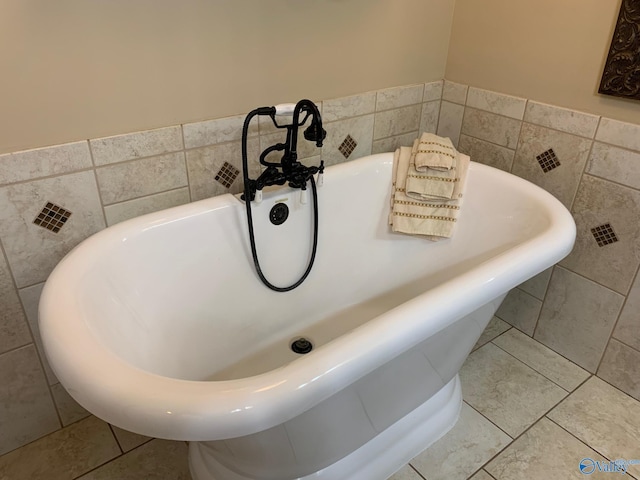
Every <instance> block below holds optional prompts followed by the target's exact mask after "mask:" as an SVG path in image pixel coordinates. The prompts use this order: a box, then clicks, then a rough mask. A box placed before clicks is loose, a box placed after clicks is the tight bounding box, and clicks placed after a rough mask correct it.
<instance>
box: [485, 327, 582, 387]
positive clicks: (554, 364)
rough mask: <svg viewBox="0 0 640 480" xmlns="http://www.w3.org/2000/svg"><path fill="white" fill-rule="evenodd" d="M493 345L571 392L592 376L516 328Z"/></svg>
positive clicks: (497, 339) (494, 341)
mask: <svg viewBox="0 0 640 480" xmlns="http://www.w3.org/2000/svg"><path fill="white" fill-rule="evenodd" d="M493 343H494V344H496V345H497V346H498V347H500V348H501V349H503V350H504V351H505V352H507V353H510V354H511V355H513V356H514V357H516V358H517V359H518V360H520V361H521V362H523V363H525V364H526V365H528V366H530V367H531V368H533V369H534V370H535V371H536V372H538V373H541V374H542V375H544V376H545V377H547V378H548V379H549V380H551V381H552V382H553V383H555V384H556V385H559V386H560V387H562V388H564V389H565V390H567V391H569V392H570V391H572V390H575V389H576V388H578V386H579V385H580V384H581V383H582V382H584V381H585V380H586V379H587V378H589V376H590V374H589V372H587V371H586V370H583V369H582V368H580V367H579V366H577V365H576V364H574V363H571V362H570V361H569V360H567V359H566V358H564V357H562V356H560V355H558V354H557V353H556V352H554V351H553V350H551V349H549V348H547V347H545V346H544V345H542V344H541V343H538V342H536V341H535V340H534V339H532V338H531V337H529V336H528V335H525V334H524V333H522V332H520V331H518V330H516V329H515V328H512V329H511V330H509V331H508V332H506V333H505V334H504V335H500V336H499V337H498V338H496V339H494V340H493Z"/></svg>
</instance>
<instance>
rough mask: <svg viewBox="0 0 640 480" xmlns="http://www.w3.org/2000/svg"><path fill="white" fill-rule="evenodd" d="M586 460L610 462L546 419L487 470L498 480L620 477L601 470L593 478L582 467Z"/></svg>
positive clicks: (498, 457)
mask: <svg viewBox="0 0 640 480" xmlns="http://www.w3.org/2000/svg"><path fill="white" fill-rule="evenodd" d="M586 458H591V459H592V460H598V461H605V462H606V459H605V458H604V457H602V456H601V455H599V454H598V453H597V452H595V451H593V450H592V449H590V448H589V447H587V446H586V445H585V444H584V443H582V442H580V441H579V440H578V439H577V438H575V437H573V436H572V435H571V434H569V433H567V432H566V431H565V430H563V429H562V428H560V427H559V426H558V425H556V424H555V423H553V422H552V421H550V420H548V419H546V418H543V419H542V420H540V421H539V422H538V423H537V424H535V425H534V426H533V427H531V429H530V430H528V431H527V432H526V433H525V434H524V435H522V436H521V437H520V438H518V439H517V440H516V441H515V442H513V443H512V444H511V445H509V447H508V448H506V449H505V450H504V452H502V453H501V454H500V455H498V456H497V457H496V458H495V459H494V460H492V461H491V463H489V465H487V466H486V467H485V468H486V470H487V471H488V472H489V473H490V474H491V475H492V476H493V477H495V478H496V479H497V480H551V479H562V480H569V479H576V480H578V479H584V478H593V479H605V478H611V475H615V478H618V477H619V476H620V474H612V473H601V472H598V471H596V472H593V474H592V475H586V474H583V473H582V472H581V471H580V466H579V465H580V462H581V461H582V459H586ZM585 465H586V463H585ZM622 478H625V477H622ZM626 478H628V477H626Z"/></svg>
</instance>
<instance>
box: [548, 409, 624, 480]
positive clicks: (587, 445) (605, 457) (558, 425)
mask: <svg viewBox="0 0 640 480" xmlns="http://www.w3.org/2000/svg"><path fill="white" fill-rule="evenodd" d="M544 418H546V419H547V420H549V421H550V422H551V423H553V424H554V425H556V426H557V427H558V428H561V429H562V430H564V431H565V432H567V433H568V434H569V435H571V436H572V437H573V438H575V439H576V440H578V441H579V442H580V443H582V444H583V445H584V446H585V447H587V448H588V449H589V450H592V451H594V452H596V453H597V454H598V455H600V456H602V457H603V458H604V459H606V460H609V461H613V460H616V459H615V458H609V457H607V456H606V455H605V454H603V453H602V452H600V451H598V450H597V449H596V448H595V447H594V446H592V445H589V444H588V443H587V442H586V441H584V440H582V439H581V438H580V437H578V436H577V435H576V434H574V433H573V432H571V431H570V430H568V429H567V428H565V427H564V426H562V425H561V424H560V423H558V422H556V421H555V420H554V419H553V418H551V417H548V416H547V415H545V417H544ZM627 475H629V476H630V477H631V478H635V477H634V476H633V475H631V474H629V472H628V471H627Z"/></svg>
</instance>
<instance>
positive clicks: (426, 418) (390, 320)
mask: <svg viewBox="0 0 640 480" xmlns="http://www.w3.org/2000/svg"><path fill="white" fill-rule="evenodd" d="M391 162H392V154H380V155H374V156H370V157H367V158H362V159H360V160H356V161H353V162H350V163H347V164H343V165H339V166H334V167H331V168H329V169H327V171H326V173H325V182H324V186H323V187H321V188H319V212H320V213H319V226H320V231H319V243H318V256H317V260H316V264H315V266H314V268H313V270H312V272H311V274H310V276H309V277H308V279H307V280H306V281H305V282H304V283H303V284H302V285H301V286H300V287H299V288H297V289H295V290H293V291H290V292H287V293H276V292H273V291H271V290H269V289H267V288H266V287H265V286H263V285H262V283H260V281H259V280H258V278H257V276H256V274H255V272H254V267H253V263H252V261H251V255H250V251H249V245H248V238H247V233H246V230H247V229H246V218H245V215H246V213H245V211H244V204H243V203H242V202H241V201H240V200H239V199H238V198H236V197H234V196H232V195H223V196H219V197H215V198H211V199H208V200H204V201H200V202H196V203H192V204H189V205H185V206H181V207H177V208H172V209H169V210H165V211H162V212H158V213H154V214H150V215H146V216H143V217H140V218H137V219H133V220H130V221H127V222H124V223H122V224H119V225H116V226H113V227H111V228H108V229H106V230H104V231H102V232H100V233H98V234H96V235H94V236H93V237H91V238H89V239H88V240H86V241H85V242H83V243H82V244H81V245H80V246H78V247H77V248H76V249H75V250H73V251H72V252H71V253H70V254H69V255H68V256H67V257H65V259H64V260H62V262H60V264H59V265H58V267H57V268H56V269H55V270H54V272H53V273H52V274H51V276H50V278H49V280H48V281H47V284H46V286H45V289H44V292H43V295H42V300H41V302H40V329H41V332H42V336H43V341H44V345H45V348H46V353H47V356H48V358H49V360H50V362H51V365H52V367H53V369H54V371H55V373H56V374H57V376H58V378H59V379H60V381H61V382H62V384H63V385H64V386H65V388H66V389H67V390H68V391H69V393H70V394H71V395H72V396H73V397H74V398H75V399H76V400H77V401H78V402H79V403H80V404H81V405H83V406H84V407H85V408H86V409H88V410H89V411H91V412H93V413H94V414H95V415H97V416H98V417H100V418H102V419H104V420H106V421H108V422H110V423H112V424H115V425H117V426H119V427H122V428H124V429H127V430H131V431H134V432H138V433H141V434H145V435H149V436H154V437H161V438H168V439H175V440H189V441H191V446H190V465H191V471H192V475H193V477H194V478H195V479H197V480H204V479H216V480H246V479H265V480H266V479H269V480H290V479H331V480H337V479H345V480H346V479H349V480H356V479H362V480H374V479H381V480H382V479H385V478H387V476H389V475H391V474H392V473H393V472H394V471H395V470H396V469H398V468H400V467H401V466H402V465H403V464H404V463H406V462H407V461H409V460H410V459H411V458H412V456H414V455H416V454H417V453H418V452H420V451H421V450H423V449H424V448H426V447H427V446H428V445H430V444H431V443H433V442H434V441H435V440H437V439H438V438H439V437H440V436H442V435H443V434H444V433H446V431H447V430H448V429H449V428H451V427H452V426H453V425H454V424H455V422H456V420H457V417H458V413H459V409H460V406H461V399H462V397H461V391H460V383H459V380H458V376H457V372H458V370H459V368H460V367H461V365H462V363H463V362H464V360H465V359H466V357H467V355H468V353H469V352H470V350H471V349H472V347H473V345H474V344H475V342H476V341H477V339H478V338H479V336H480V334H481V332H482V330H483V329H484V328H485V326H486V325H487V323H488V322H489V320H490V318H491V316H492V315H493V313H494V312H495V310H496V309H497V307H498V306H499V304H500V302H501V301H502V299H503V298H504V296H505V294H506V293H507V292H508V290H509V289H511V288H513V287H515V286H516V285H518V284H519V283H521V282H523V281H524V280H526V279H528V278H530V277H532V276H533V275H535V274H537V273H538V272H540V271H542V270H543V269H545V268H547V267H549V266H551V265H553V264H554V263H556V262H557V261H559V260H560V259H562V258H563V257H564V256H565V255H567V254H568V253H569V251H570V250H571V248H572V245H573V242H574V237H575V225H574V222H573V220H572V218H571V216H570V214H569V213H568V212H567V210H566V209H565V208H564V207H563V206H562V204H561V203H560V202H558V201H557V200H556V199H555V198H553V197H552V196H551V195H549V194H548V193H546V192H545V191H543V190H542V189H540V188H538V187H536V186H534V185H532V184H530V183H528V182H526V181H524V180H522V179H520V178H517V177H515V176H512V175H509V174H507V173H504V172H502V171H499V170H496V169H493V168H490V167H486V166H483V165H479V164H475V163H472V165H471V169H470V173H469V181H468V185H467V191H466V196H465V202H464V205H463V210H462V213H461V217H460V219H459V221H458V225H457V230H456V232H455V236H454V238H452V239H450V240H444V241H440V242H436V243H432V242H430V241H428V240H425V239H423V238H417V237H411V236H405V235H401V234H392V233H390V232H389V227H388V225H387V214H388V208H389V190H390V176H391ZM212 181H213V179H212ZM276 202H286V203H287V204H288V205H289V207H290V210H291V213H290V216H289V219H288V220H287V221H286V222H285V223H284V224H283V225H280V226H274V225H271V223H270V222H269V221H268V218H267V217H268V213H269V210H270V209H271V207H272V206H273V205H274V204H275V203H276ZM253 208H254V222H255V230H256V241H257V245H258V252H259V255H260V260H261V264H262V267H263V271H264V272H265V274H266V276H267V278H268V279H269V280H270V281H271V282H272V283H275V284H276V285H288V284H290V283H292V282H293V281H295V280H296V279H297V278H298V277H299V276H300V274H301V273H302V271H303V270H304V268H305V267H306V264H307V258H308V256H309V252H310V236H311V232H312V228H311V218H312V217H311V213H310V211H311V208H310V205H301V204H300V199H299V192H297V191H296V192H294V191H291V190H288V189H287V188H284V189H280V190H277V191H273V192H271V193H265V197H264V201H263V202H262V203H261V204H259V205H255V204H254V205H253ZM300 336H304V337H306V338H308V339H310V340H311V341H312V343H313V344H314V346H315V348H314V349H313V351H312V352H311V353H309V354H307V355H299V354H295V353H293V352H292V351H291V350H290V349H289V346H290V344H291V342H292V341H293V340H295V339H296V338H298V337H300Z"/></svg>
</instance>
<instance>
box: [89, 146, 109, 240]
mask: <svg viewBox="0 0 640 480" xmlns="http://www.w3.org/2000/svg"><path fill="white" fill-rule="evenodd" d="M87 143H88V144H89V155H90V156H91V163H93V169H92V170H93V181H94V182H95V186H96V190H97V193H98V200H99V201H100V209H101V210H102V220H103V221H104V227H105V228H107V227H108V226H109V224H108V223H107V211H106V209H105V204H104V201H103V200H102V190H101V188H100V182H99V180H98V170H97V168H96V160H95V157H94V155H93V147H92V146H91V142H90V141H88V140H87ZM101 230H103V229H101Z"/></svg>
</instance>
